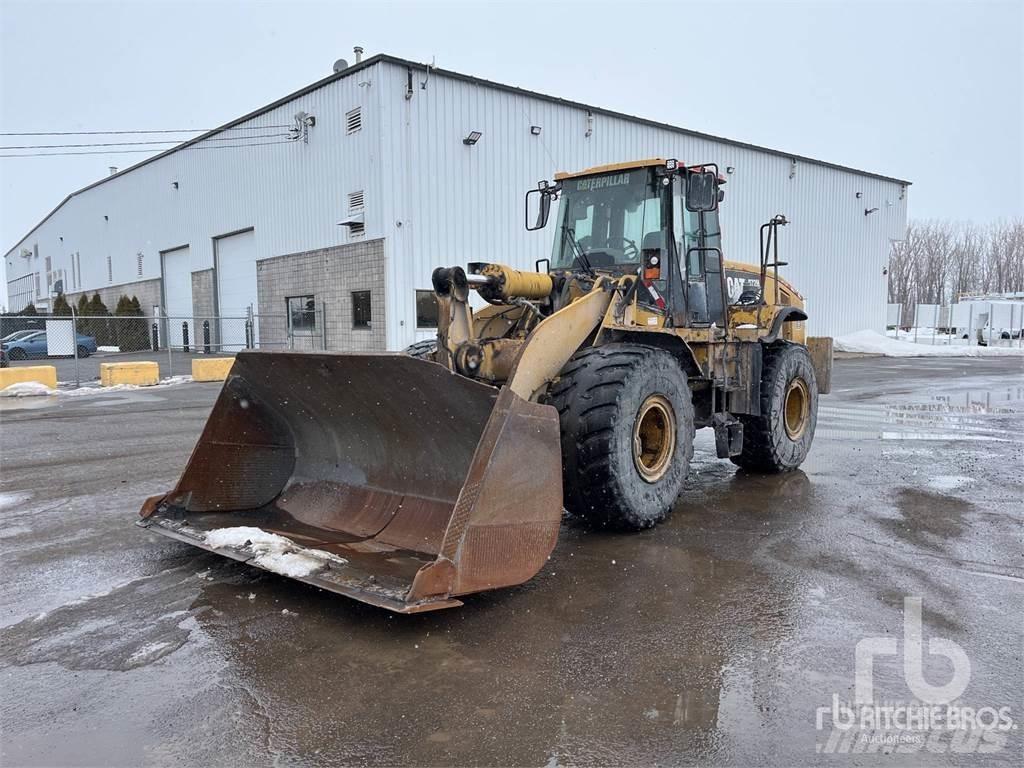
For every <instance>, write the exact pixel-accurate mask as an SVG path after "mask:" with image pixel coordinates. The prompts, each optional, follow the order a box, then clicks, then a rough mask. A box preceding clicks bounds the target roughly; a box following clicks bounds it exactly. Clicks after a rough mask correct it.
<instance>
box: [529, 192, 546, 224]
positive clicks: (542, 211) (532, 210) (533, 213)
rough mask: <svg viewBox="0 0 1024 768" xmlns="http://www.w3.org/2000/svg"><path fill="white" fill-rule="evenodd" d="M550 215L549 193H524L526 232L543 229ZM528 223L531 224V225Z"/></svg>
mask: <svg viewBox="0 0 1024 768" xmlns="http://www.w3.org/2000/svg"><path fill="white" fill-rule="evenodd" d="M550 214H551V193H550V192H548V191H547V190H546V189H531V190H530V191H529V192H527V193H526V230H527V231H528V232H533V231H535V230H538V229H544V227H545V226H547V223H548V216H549V215H550ZM530 222H533V223H532V224H531V223H530Z"/></svg>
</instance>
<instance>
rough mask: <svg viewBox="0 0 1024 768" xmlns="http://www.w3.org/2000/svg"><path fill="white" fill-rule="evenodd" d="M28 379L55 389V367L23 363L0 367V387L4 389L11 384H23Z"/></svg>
mask: <svg viewBox="0 0 1024 768" xmlns="http://www.w3.org/2000/svg"><path fill="white" fill-rule="evenodd" d="M28 381H34V382H38V383H39V384H44V385H46V386H47V387H49V388H50V389H56V388H57V367H56V366H55V365H23V366H17V367H13V368H0V389H6V388H7V387H9V386H11V384H23V383H25V382H28Z"/></svg>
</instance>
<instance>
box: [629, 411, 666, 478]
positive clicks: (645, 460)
mask: <svg viewBox="0 0 1024 768" xmlns="http://www.w3.org/2000/svg"><path fill="white" fill-rule="evenodd" d="M675 448H676V417H675V411H674V410H673V409H672V404H671V403H669V401H668V400H667V399H666V398H665V397H664V396H663V395H651V396H650V397H648V398H647V399H646V400H645V401H644V404H643V405H641V406H640V410H639V411H638V412H637V415H636V421H635V422H634V424H633V463H634V464H635V465H636V469H637V472H639V473H640V477H642V478H643V479H644V480H646V481H647V482H648V483H655V482H657V481H658V480H660V479H661V478H662V477H664V476H665V473H666V472H667V471H668V468H669V467H670V466H671V464H672V456H673V455H674V453H675Z"/></svg>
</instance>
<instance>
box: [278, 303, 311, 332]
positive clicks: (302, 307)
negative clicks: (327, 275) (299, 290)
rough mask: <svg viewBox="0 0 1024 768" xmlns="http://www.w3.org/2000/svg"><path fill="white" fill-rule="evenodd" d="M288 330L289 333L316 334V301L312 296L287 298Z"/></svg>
mask: <svg viewBox="0 0 1024 768" xmlns="http://www.w3.org/2000/svg"><path fill="white" fill-rule="evenodd" d="M285 302H287V305H288V330H289V331H290V332H291V333H293V334H294V333H298V334H312V333H315V332H316V299H315V298H314V297H313V296H289V297H288V298H286V299H285Z"/></svg>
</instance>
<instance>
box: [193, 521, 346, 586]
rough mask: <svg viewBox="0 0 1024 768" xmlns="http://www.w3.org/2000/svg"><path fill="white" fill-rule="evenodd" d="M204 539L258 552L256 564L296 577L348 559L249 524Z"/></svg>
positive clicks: (215, 545)
mask: <svg viewBox="0 0 1024 768" xmlns="http://www.w3.org/2000/svg"><path fill="white" fill-rule="evenodd" d="M204 541H205V542H206V545H207V546H209V547H213V548H214V549H244V550H249V551H250V552H252V553H253V554H254V555H255V557H254V558H253V563H254V564H255V565H258V566H260V567H261V568H266V569H267V570H268V571H273V572H274V573H279V574H281V575H282V576H290V577H292V578H300V577H302V576H309V575H310V574H311V573H315V572H316V571H320V570H323V569H324V568H326V567H327V565H328V564H329V563H336V564H339V565H342V564H344V563H346V562H348V561H347V560H345V559H344V558H341V557H338V556H337V555H332V554H331V553H330V552H322V551H320V550H318V549H303V548H302V547H300V546H299V545H298V544H296V543H295V542H294V541H292V540H291V539H288V538H285V537H284V536H278V535H277V534H276V533H267V532H266V531H264V530H262V529H260V528H253V527H251V526H247V525H240V526H237V527H235V528H218V529H217V530H215V531H210V532H209V533H207V534H206V538H205V539H204Z"/></svg>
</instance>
